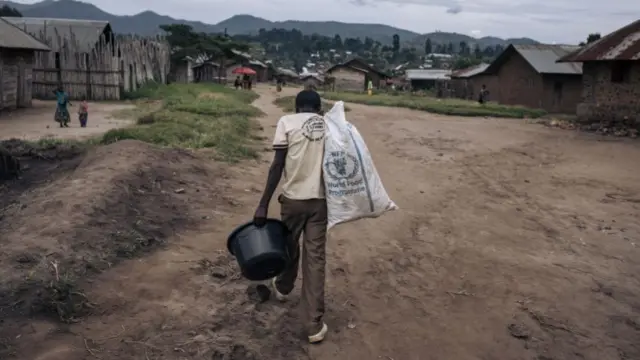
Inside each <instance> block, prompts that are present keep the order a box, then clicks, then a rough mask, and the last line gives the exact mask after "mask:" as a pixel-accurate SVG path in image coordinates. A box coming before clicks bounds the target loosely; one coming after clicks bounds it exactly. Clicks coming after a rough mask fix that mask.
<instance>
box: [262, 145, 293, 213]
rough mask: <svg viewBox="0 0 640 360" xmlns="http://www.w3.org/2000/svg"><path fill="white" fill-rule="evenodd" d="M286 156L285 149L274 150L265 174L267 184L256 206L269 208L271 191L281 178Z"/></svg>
mask: <svg viewBox="0 0 640 360" xmlns="http://www.w3.org/2000/svg"><path fill="white" fill-rule="evenodd" d="M286 158H287V149H276V150H275V155H274V156H273V162H272V163H271V167H269V174H268V175H267V185H266V186H265V187H264V192H263V193H262V198H260V203H259V204H258V207H262V208H265V209H268V208H269V203H270V202H271V198H272V197H273V193H274V192H275V191H276V189H277V188H278V184H279V183H280V179H281V178H282V172H283V171H284V163H285V159H286Z"/></svg>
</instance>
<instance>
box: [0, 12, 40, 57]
mask: <svg viewBox="0 0 640 360" xmlns="http://www.w3.org/2000/svg"><path fill="white" fill-rule="evenodd" d="M0 48H6V49H25V50H37V51H50V50H51V49H49V47H48V46H47V45H45V44H43V43H41V42H40V41H38V40H37V39H36V38H34V37H33V36H31V35H29V34H27V33H26V32H24V31H22V30H20V29H19V28H18V27H16V26H15V25H13V24H12V23H10V22H8V21H6V20H4V19H1V18H0Z"/></svg>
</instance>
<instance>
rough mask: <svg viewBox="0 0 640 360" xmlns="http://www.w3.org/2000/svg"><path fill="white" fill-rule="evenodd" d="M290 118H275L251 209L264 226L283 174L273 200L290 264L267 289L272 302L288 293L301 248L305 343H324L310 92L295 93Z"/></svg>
mask: <svg viewBox="0 0 640 360" xmlns="http://www.w3.org/2000/svg"><path fill="white" fill-rule="evenodd" d="M295 106H296V114H293V115H286V116H283V117H282V118H280V120H279V121H278V125H277V126H276V133H275V137H274V140H273V149H274V150H275V156H274V159H273V163H272V164H271V167H270V169H269V174H268V177H267V184H266V186H265V190H264V194H263V195H262V198H261V199H260V204H259V205H258V208H257V209H256V212H255V216H254V221H255V223H256V225H258V226H261V225H264V223H265V220H266V218H267V211H268V208H269V203H270V201H271V198H272V196H273V193H274V192H275V190H276V188H277V187H278V183H279V182H280V179H281V177H282V175H283V173H284V182H283V184H282V194H281V195H280V196H279V197H278V201H279V202H280V205H281V210H280V214H281V218H282V221H283V222H284V223H285V224H286V225H287V227H288V228H289V231H290V232H291V237H290V239H289V244H290V249H291V254H292V256H291V260H292V261H291V263H290V264H289V267H288V268H287V269H286V270H285V271H284V272H283V273H282V274H281V275H280V276H278V277H277V278H274V279H273V281H272V283H271V290H272V291H273V292H274V293H275V296H276V298H277V299H278V300H281V301H284V300H286V298H287V295H288V294H289V293H291V291H293V288H294V285H295V281H296V277H297V276H298V266H299V264H298V263H299V262H300V257H301V256H300V255H301V254H300V235H301V234H304V235H303V243H302V264H301V266H302V304H303V305H304V310H305V311H304V314H305V321H306V325H307V334H308V337H309V342H310V343H318V342H321V341H322V340H324V337H325V335H326V334H327V331H328V328H327V325H326V324H325V323H324V322H323V316H324V282H325V261H326V259H325V246H326V241H327V237H326V235H327V203H326V201H325V194H324V182H323V178H322V160H323V158H324V140H325V139H324V136H325V123H324V119H323V118H322V116H321V115H320V113H321V111H322V103H321V100H320V95H319V94H318V93H317V92H315V91H313V90H304V91H301V92H300V93H298V95H297V96H296V100H295Z"/></svg>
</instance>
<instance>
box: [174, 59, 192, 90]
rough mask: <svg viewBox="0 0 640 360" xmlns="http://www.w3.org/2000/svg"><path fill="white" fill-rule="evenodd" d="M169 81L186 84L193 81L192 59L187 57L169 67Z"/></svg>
mask: <svg viewBox="0 0 640 360" xmlns="http://www.w3.org/2000/svg"><path fill="white" fill-rule="evenodd" d="M169 77H170V79H171V81H173V82H177V83H183V84H188V83H191V82H194V81H195V70H194V67H193V58H191V56H187V57H185V58H184V59H182V61H180V62H179V63H177V64H173V65H172V66H171V71H170V73H169Z"/></svg>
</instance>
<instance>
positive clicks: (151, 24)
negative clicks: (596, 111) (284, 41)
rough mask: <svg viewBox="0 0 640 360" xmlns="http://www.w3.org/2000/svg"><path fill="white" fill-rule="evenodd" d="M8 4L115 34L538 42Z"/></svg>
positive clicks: (82, 5) (68, 4) (49, 0)
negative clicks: (100, 24)
mask: <svg viewBox="0 0 640 360" xmlns="http://www.w3.org/2000/svg"><path fill="white" fill-rule="evenodd" d="M3 5H8V6H10V7H13V8H15V9H17V10H18V11H20V12H21V13H22V15H23V16H25V17H37V18H61V19H79V20H106V21H109V23H110V24H111V27H112V29H113V31H114V32H116V33H124V34H138V35H155V34H158V33H159V32H160V29H159V26H160V25H165V24H174V23H181V24H187V25H191V26H192V27H193V29H194V30H195V31H198V32H207V33H220V32H224V31H225V29H226V31H227V33H228V34H230V35H236V34H254V33H257V32H258V31H259V30H260V29H261V28H263V29H272V28H281V29H287V30H291V29H298V30H300V31H301V32H302V33H303V34H309V35H311V34H314V33H316V34H319V35H324V36H331V37H333V36H335V35H336V34H338V35H340V37H342V38H343V39H344V38H347V37H351V38H361V39H364V38H365V37H367V36H368V37H370V38H372V39H374V40H378V41H380V42H382V43H390V42H391V40H392V38H393V35H395V34H397V35H398V36H399V37H400V40H401V41H402V42H403V43H411V44H412V45H414V46H424V43H425V40H426V38H430V39H431V42H432V43H445V44H446V43H449V42H452V43H454V44H456V45H457V44H459V43H460V42H462V41H464V42H466V43H468V44H476V43H477V44H478V45H480V46H483V47H484V46H495V45H503V46H504V45H506V44H537V43H538V42H537V41H535V40H533V39H529V38H518V39H501V38H498V37H491V36H487V37H483V38H473V37H471V36H468V35H464V34H458V33H448V32H433V33H428V34H419V33H416V32H413V31H409V30H404V29H399V28H396V27H393V26H389V25H383V24H356V23H343V22H336V21H297V20H287V21H269V20H266V19H262V18H259V17H255V16H252V15H235V16H233V17H231V18H229V19H226V20H223V21H221V22H219V23H217V24H205V23H203V22H200V21H189V20H183V19H174V18H172V17H169V16H166V15H160V14H157V13H155V12H153V11H144V12H141V13H139V14H135V15H125V16H119V15H113V14H110V13H108V12H106V11H103V10H101V9H100V8H98V7H97V6H95V5H93V4H90V3H86V2H81V1H76V0H44V1H41V2H37V3H34V4H20V3H14V2H11V1H5V0H0V7H1V6H3Z"/></svg>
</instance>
